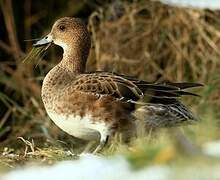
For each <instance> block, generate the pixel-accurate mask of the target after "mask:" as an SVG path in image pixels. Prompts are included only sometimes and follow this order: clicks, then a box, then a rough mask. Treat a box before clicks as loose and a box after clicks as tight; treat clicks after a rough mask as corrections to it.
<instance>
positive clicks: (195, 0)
mask: <svg viewBox="0 0 220 180" xmlns="http://www.w3.org/2000/svg"><path fill="white" fill-rule="evenodd" d="M160 1H161V2H162V3H165V4H169V5H174V6H179V7H191V8H200V9H211V10H217V9H220V0H160Z"/></svg>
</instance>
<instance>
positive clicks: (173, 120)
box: [134, 101, 198, 128]
mask: <svg viewBox="0 0 220 180" xmlns="http://www.w3.org/2000/svg"><path fill="white" fill-rule="evenodd" d="M134 116H135V117H136V118H137V119H139V120H140V119H141V120H144V122H145V124H146V126H147V127H148V128H163V127H174V126H179V125H183V124H192V123H195V122H196V121H197V120H198V119H197V118H196V117H195V116H194V115H193V114H192V112H191V111H190V110H189V109H188V108H187V107H186V106H185V105H183V104H182V103H180V102H179V101H178V102H177V103H175V104H169V105H163V104H153V103H152V104H148V105H145V106H142V107H140V108H138V109H137V110H136V111H135V112H134Z"/></svg>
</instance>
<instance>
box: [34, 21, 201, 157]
mask: <svg viewBox="0 0 220 180" xmlns="http://www.w3.org/2000/svg"><path fill="white" fill-rule="evenodd" d="M51 44H55V45H58V46H60V47H61V48H62V49H63V57H62V60H61V61H59V63H58V64H57V65H56V66H54V67H53V68H52V69H51V70H50V71H49V72H48V73H47V74H46V76H45V78H44V80H43V84H42V90H41V96H42V101H43V104H44V107H45V110H46V112H47V114H48V116H49V117H50V119H51V120H52V121H53V122H54V123H55V124H56V125H57V126H58V127H59V128H60V129H62V130H63V131H65V132H66V133H68V134H69V135H71V136H74V137H77V138H79V139H82V140H86V141H97V142H98V144H97V146H96V147H95V149H94V150H93V151H92V152H93V153H97V152H99V151H101V150H102V149H103V147H105V145H106V144H107V142H108V139H109V138H110V137H112V136H113V135H115V134H116V133H119V134H121V135H122V137H123V139H125V140H126V139H129V138H130V137H134V136H135V135H136V133H137V131H138V127H137V122H138V121H139V119H140V118H139V117H138V116H139V115H140V114H141V115H142V116H143V117H144V127H146V129H149V128H163V127H175V126H179V125H182V124H191V123H194V122H197V121H198V119H197V118H196V117H195V116H194V114H193V113H192V112H191V111H190V110H189V109H188V108H187V107H186V106H185V105H184V104H183V103H181V102H180V100H179V98H180V97H182V96H198V95H197V94H194V93H191V92H188V91H186V89H188V88H194V87H199V86H202V84H200V83H189V82H182V83H172V82H153V83H151V82H147V81H144V80H140V79H137V78H135V77H131V76H127V75H121V74H117V73H113V72H105V71H95V72H87V71H86V63H87V58H88V55H89V51H90V46H91V38H90V33H89V31H88V29H87V26H86V25H85V24H84V22H83V21H82V20H81V19H79V18H74V17H63V18H60V19H58V20H57V21H56V22H55V23H54V24H53V26H52V29H51V31H50V33H49V34H48V35H46V36H45V37H43V38H42V39H40V40H38V41H36V42H35V43H34V44H33V46H34V47H40V46H47V47H48V46H50V45H51ZM146 97H150V100H148V101H146V100H145V99H146ZM147 99H149V98H147ZM137 104H138V106H137Z"/></svg>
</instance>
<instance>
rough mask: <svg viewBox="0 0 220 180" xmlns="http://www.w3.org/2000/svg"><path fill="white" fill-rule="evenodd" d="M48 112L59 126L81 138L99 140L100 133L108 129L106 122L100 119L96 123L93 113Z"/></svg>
mask: <svg viewBox="0 0 220 180" xmlns="http://www.w3.org/2000/svg"><path fill="white" fill-rule="evenodd" d="M47 113H48V115H49V117H50V118H51V119H52V121H53V122H54V123H55V124H56V125H57V126H58V127H59V128H61V129H62V130H63V131H65V132H67V133H68V134H70V135H72V136H74V137H77V138H80V139H84V140H99V139H100V135H101V134H102V133H105V132H106V131H107V126H106V124H105V123H103V122H100V121H99V122H98V121H96V123H94V121H92V117H91V115H86V116H84V117H80V116H78V115H77V116H75V115H69V116H64V115H60V114H59V115H58V114H56V113H53V112H47Z"/></svg>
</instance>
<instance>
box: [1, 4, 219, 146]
mask: <svg viewBox="0 0 220 180" xmlns="http://www.w3.org/2000/svg"><path fill="white" fill-rule="evenodd" d="M63 16H74V17H80V18H82V19H83V20H84V21H85V22H86V23H87V25H88V28H89V30H90V32H91V36H92V48H91V51H90V56H89V61H88V64H87V66H88V68H87V69H88V70H89V71H91V70H108V71H114V72H117V73H122V74H127V75H131V76H135V77H138V78H141V79H145V80H147V81H162V80H170V81H175V82H181V81H189V82H199V83H203V84H205V87H204V88H202V89H199V90H198V92H197V93H199V94H200V95H201V96H202V97H201V98H192V99H190V98H188V99H187V98H186V99H184V101H185V103H187V104H189V105H191V107H192V109H193V111H194V112H195V113H197V114H198V115H199V116H200V118H201V119H202V120H203V121H202V125H201V124H200V125H198V127H197V132H200V134H202V133H204V134H203V136H202V137H203V139H207V136H206V134H212V135H211V136H212V138H218V137H220V134H219V133H218V131H217V130H216V131H215V132H216V133H215V134H214V135H213V132H214V131H213V127H215V128H216V127H218V123H219V122H218V119H219V117H220V112H219V107H220V91H219V87H220V75H219V71H220V70H219V69H220V51H219V48H220V31H219V30H220V11H211V10H195V9H194V10H193V9H187V8H178V7H170V6H168V5H164V4H161V3H160V2H156V1H150V0H146V1H145V0H135V1H122V0H114V1H113V0H112V1H110V0H108V1H102V0H82V1H78V0H62V1H59V0H48V1H33V0H0V149H4V148H5V147H10V148H17V149H19V147H20V146H23V144H22V143H23V142H22V141H20V140H19V139H18V137H24V138H25V139H28V140H30V141H31V140H32V139H34V142H35V144H37V146H38V147H41V146H45V144H48V143H49V144H50V143H54V141H52V140H55V139H59V140H65V142H66V144H63V145H67V146H69V144H68V142H71V144H72V145H71V146H74V142H76V140H74V142H72V139H73V138H72V137H70V136H68V135H66V134H65V133H63V132H62V131H61V130H59V129H58V128H57V127H56V126H55V125H53V123H52V122H51V121H50V120H49V118H48V117H47V115H46V113H45V110H44V108H43V105H42V102H41V96H40V89H41V83H42V80H43V78H44V76H45V74H46V73H47V72H48V71H49V70H50V69H51V68H52V67H53V66H54V65H55V64H57V63H58V62H57V59H58V58H59V59H60V58H61V56H62V50H61V49H60V48H59V47H55V46H54V47H53V48H50V50H49V51H48V52H47V53H46V55H45V56H44V57H43V59H42V60H36V61H33V62H28V63H23V62H22V60H23V59H24V57H25V55H26V54H27V53H28V52H29V51H30V50H31V48H32V43H33V41H31V40H32V39H35V38H40V37H42V36H43V35H45V34H47V33H48V32H49V31H50V28H51V26H52V24H53V22H54V21H55V20H56V19H57V18H60V17H63ZM209 124H213V127H212V128H210V129H208V127H209ZM207 131H209V132H207ZM205 133H206V134H205ZM195 136H196V135H195Z"/></svg>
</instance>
